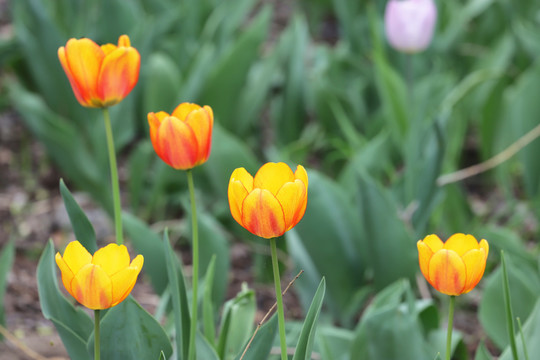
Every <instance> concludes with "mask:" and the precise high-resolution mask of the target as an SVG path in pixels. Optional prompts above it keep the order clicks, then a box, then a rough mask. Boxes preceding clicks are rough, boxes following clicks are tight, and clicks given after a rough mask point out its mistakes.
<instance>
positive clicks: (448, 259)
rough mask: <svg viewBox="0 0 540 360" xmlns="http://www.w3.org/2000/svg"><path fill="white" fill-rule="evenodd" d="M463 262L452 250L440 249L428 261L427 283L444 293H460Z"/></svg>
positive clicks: (463, 284) (464, 279)
mask: <svg viewBox="0 0 540 360" xmlns="http://www.w3.org/2000/svg"><path fill="white" fill-rule="evenodd" d="M466 280H467V273H466V269H465V263H464V262H463V260H462V259H461V258H460V257H459V255H458V254H457V253H456V252H455V251H453V250H446V249H442V250H439V251H437V252H436V253H434V254H433V256H432V257H431V261H430V262H429V279H428V281H429V283H430V284H431V285H432V286H433V287H434V288H435V289H437V290H438V291H439V292H441V293H443V294H446V295H460V294H461V293H462V292H463V289H464V287H465V281H466Z"/></svg>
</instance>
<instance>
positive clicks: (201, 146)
mask: <svg viewBox="0 0 540 360" xmlns="http://www.w3.org/2000/svg"><path fill="white" fill-rule="evenodd" d="M148 124H149V125H150V140H151V141H152V145H153V146H154V150H155V151H156V154H158V156H159V157H160V158H161V160H163V161H164V162H165V163H167V164H168V165H169V166H171V167H173V168H175V169H177V170H187V169H191V168H194V167H195V166H197V165H201V164H202V163H204V162H206V160H208V156H209V155H210V148H211V145H212V128H213V126H214V113H213V112H212V108H211V107H210V106H207V105H205V106H203V107H201V106H199V105H197V104H191V103H182V104H180V105H178V106H177V107H176V109H174V111H173V112H172V114H171V115H169V114H168V113H166V112H164V111H160V112H158V113H153V112H151V113H149V114H148Z"/></svg>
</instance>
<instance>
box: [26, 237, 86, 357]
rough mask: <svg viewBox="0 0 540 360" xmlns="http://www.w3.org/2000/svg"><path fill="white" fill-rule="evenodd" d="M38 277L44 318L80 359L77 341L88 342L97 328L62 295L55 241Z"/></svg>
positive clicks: (45, 253)
mask: <svg viewBox="0 0 540 360" xmlns="http://www.w3.org/2000/svg"><path fill="white" fill-rule="evenodd" d="M36 276H37V284H38V293H39V302H40V304H41V311H42V312H43V316H45V318H46V319H50V320H53V319H54V321H53V322H54V324H55V326H56V328H57V330H58V333H59V334H60V336H61V337H62V341H63V342H64V345H65V346H66V349H67V350H68V353H69V354H70V356H71V357H72V358H73V359H79V357H77V356H75V355H77V354H80V353H81V349H80V344H79V342H78V340H76V339H80V341H82V342H86V341H87V339H88V338H89V337H90V334H91V333H92V331H93V329H94V324H93V322H92V320H91V319H90V317H89V316H88V315H87V314H86V313H85V312H84V311H83V310H82V309H81V308H78V307H75V306H73V304H72V303H71V302H69V301H68V300H67V299H66V298H65V297H64V295H62V293H61V292H60V289H59V288H58V281H57V275H56V263H55V260H54V245H53V243H52V240H49V242H48V244H47V246H46V247H45V249H44V250H43V253H42V254H41V258H40V259H39V263H38V266H37V274H36ZM85 345H86V344H85Z"/></svg>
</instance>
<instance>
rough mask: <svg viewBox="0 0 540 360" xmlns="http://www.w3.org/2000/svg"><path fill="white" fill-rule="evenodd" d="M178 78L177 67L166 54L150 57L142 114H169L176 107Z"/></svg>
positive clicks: (178, 90)
mask: <svg viewBox="0 0 540 360" xmlns="http://www.w3.org/2000/svg"><path fill="white" fill-rule="evenodd" d="M180 78H181V77H180V72H179V69H178V67H177V65H176V64H175V62H174V61H173V60H172V59H171V58H170V57H169V56H168V55H167V54H164V53H155V54H152V55H150V57H149V58H148V64H147V65H146V83H145V86H144V88H143V108H144V113H145V114H146V113H149V112H158V111H165V112H167V113H169V114H170V113H171V112H172V111H173V109H174V108H175V107H176V106H177V105H178V103H177V102H178V99H177V97H178V93H179V92H180V89H181V85H182V83H181V82H180Z"/></svg>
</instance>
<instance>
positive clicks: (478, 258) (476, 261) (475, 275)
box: [463, 249, 486, 293]
mask: <svg viewBox="0 0 540 360" xmlns="http://www.w3.org/2000/svg"><path fill="white" fill-rule="evenodd" d="M463 262H464V263H465V268H466V270H467V281H466V283H465V288H464V289H463V293H468V292H469V291H471V290H472V289H473V288H474V287H475V286H476V285H477V284H478V282H479V281H480V279H481V278H482V275H484V270H485V268H486V251H485V250H484V249H479V250H478V249H473V250H469V251H467V252H466V253H465V254H464V255H463Z"/></svg>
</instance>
